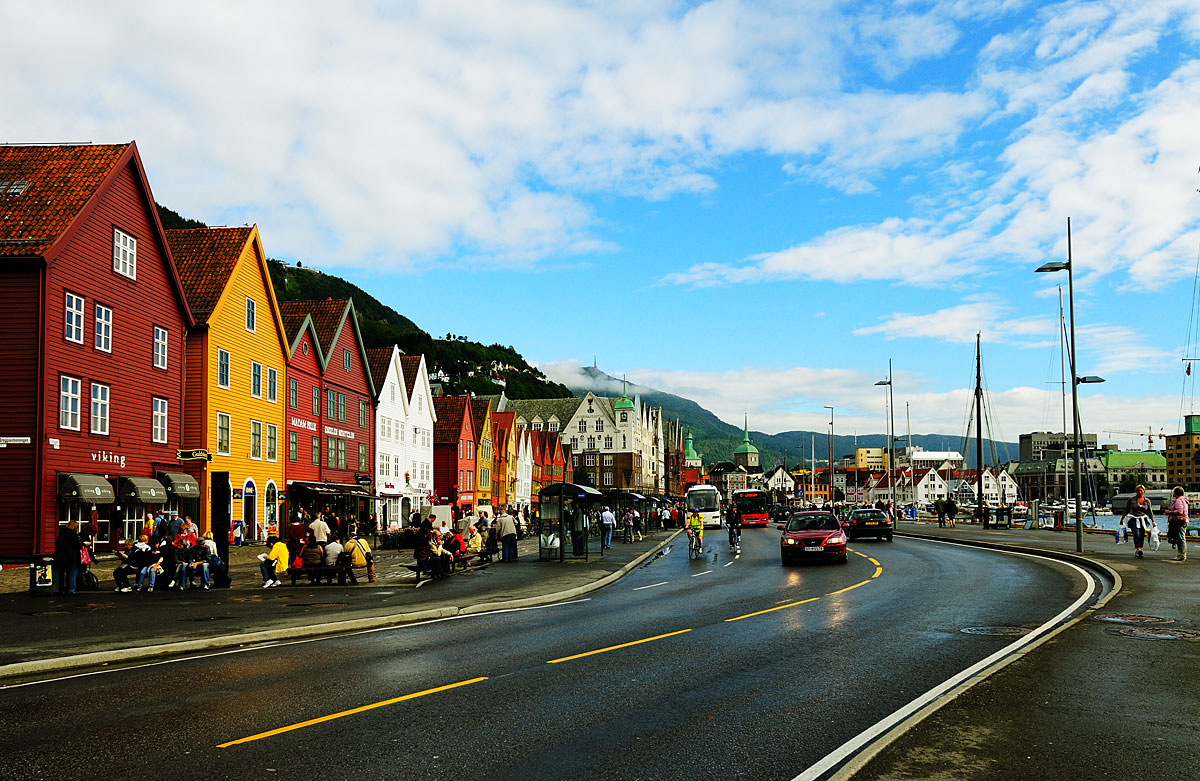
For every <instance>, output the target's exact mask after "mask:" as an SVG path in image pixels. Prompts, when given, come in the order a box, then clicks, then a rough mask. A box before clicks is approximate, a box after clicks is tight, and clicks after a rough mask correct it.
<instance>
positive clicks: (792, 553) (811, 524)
mask: <svg viewBox="0 0 1200 781" xmlns="http://www.w3.org/2000/svg"><path fill="white" fill-rule="evenodd" d="M779 528H780V529H782V530H783V534H782V535H781V536H780V538H779V558H780V560H781V561H782V562H783V564H784V565H785V566H786V565H788V564H792V563H795V562H797V561H800V560H801V559H833V560H835V561H838V562H840V563H842V564H845V563H846V535H845V533H844V532H843V531H842V526H841V524H839V523H838V519H837V516H835V515H834V514H833V513H830V512H825V511H824V510H815V511H812V512H801V513H792V515H791V516H790V517H789V518H788V520H787V523H786V524H781V525H780V526H779Z"/></svg>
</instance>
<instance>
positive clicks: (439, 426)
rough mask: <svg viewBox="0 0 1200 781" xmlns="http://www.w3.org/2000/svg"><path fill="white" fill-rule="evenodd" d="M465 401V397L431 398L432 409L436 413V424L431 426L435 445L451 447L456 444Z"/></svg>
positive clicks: (465, 407) (464, 409)
mask: <svg viewBox="0 0 1200 781" xmlns="http://www.w3.org/2000/svg"><path fill="white" fill-rule="evenodd" d="M467 401H468V399H467V397H466V396H435V397H434V398H433V409H434V412H436V413H437V422H436V423H434V424H433V442H434V444H435V445H453V444H455V443H456V442H458V437H459V433H460V432H461V431H462V425H463V414H464V413H465V412H466V409H467Z"/></svg>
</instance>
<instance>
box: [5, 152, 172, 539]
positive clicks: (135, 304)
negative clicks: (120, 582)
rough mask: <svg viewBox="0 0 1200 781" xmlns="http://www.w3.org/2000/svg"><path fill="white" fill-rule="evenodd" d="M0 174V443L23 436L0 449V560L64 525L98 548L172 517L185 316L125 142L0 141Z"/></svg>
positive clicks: (135, 160)
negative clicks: (0, 284) (158, 515)
mask: <svg viewBox="0 0 1200 781" xmlns="http://www.w3.org/2000/svg"><path fill="white" fill-rule="evenodd" d="M0 181H2V182H4V183H5V186H4V187H3V188H0V275H3V276H2V278H3V281H4V284H5V302H4V306H3V307H0V310H2V313H0V340H3V342H4V343H5V345H6V347H7V348H8V351H9V368H8V374H9V377H10V382H9V383H8V386H9V387H7V388H6V389H5V390H4V391H3V401H5V402H7V406H6V414H5V420H4V422H3V424H0V425H2V426H3V428H2V429H0V436H3V437H20V438H25V437H27V438H28V439H29V443H28V444H24V443H23V442H22V443H12V444H7V446H6V447H4V448H0V555H2V556H5V557H11V558H21V557H29V556H34V555H38V554H45V553H48V552H51V551H52V550H53V547H54V538H55V536H56V534H57V531H58V526H59V524H60V523H65V522H66V521H67V520H68V519H75V520H78V521H80V522H81V524H90V525H91V527H92V530H93V531H94V532H95V543H96V547H97V549H99V550H107V549H110V548H111V547H113V546H115V545H116V544H117V543H118V541H119V540H120V539H121V538H122V537H124V536H129V535H131V534H134V533H136V532H137V531H140V529H141V527H142V522H143V520H144V516H145V514H146V512H147V511H148V510H150V511H156V510H163V509H167V510H175V511H178V510H179V509H180V506H179V500H177V499H174V498H173V497H172V496H170V495H169V492H167V490H166V486H164V485H163V483H162V482H161V481H160V480H159V478H161V477H162V474H163V473H164V472H174V473H178V471H179V470H180V468H181V467H180V463H179V461H178V460H177V458H176V455H177V454H176V449H177V448H178V447H180V444H181V439H182V430H183V419H182V410H183V388H184V368H183V367H184V354H183V338H184V332H185V329H186V328H187V327H189V326H190V325H191V324H192V321H191V317H190V314H189V312H188V309H187V306H186V304H185V303H184V298H183V294H182V289H181V287H180V281H179V277H178V275H177V274H176V272H175V267H174V265H173V263H172V262H171V256H170V251H169V249H168V247H167V244H166V241H165V239H164V237H163V230H162V225H161V224H160V222H159V219H158V212H157V210H156V208H155V205H154V198H153V195H152V194H151V192H150V186H149V183H148V182H147V181H146V177H145V173H144V170H143V168H142V164H141V159H140V158H139V156H138V153H137V148H136V146H135V145H134V144H133V143H129V144H119V145H103V146H101V145H96V146H91V145H70V146H42V147H16V146H13V147H0ZM14 186H15V188H14ZM72 475H76V476H78V477H72ZM168 482H169V481H168Z"/></svg>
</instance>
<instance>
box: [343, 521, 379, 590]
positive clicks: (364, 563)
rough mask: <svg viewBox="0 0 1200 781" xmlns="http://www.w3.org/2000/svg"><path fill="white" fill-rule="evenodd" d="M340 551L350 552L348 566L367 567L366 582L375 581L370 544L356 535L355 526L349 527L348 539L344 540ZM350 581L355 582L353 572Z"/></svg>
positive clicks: (373, 561) (356, 529)
mask: <svg viewBox="0 0 1200 781" xmlns="http://www.w3.org/2000/svg"><path fill="white" fill-rule="evenodd" d="M342 552H343V553H349V554H350V566H352V567H366V568H367V582H368V583H374V582H375V555H374V554H373V553H371V546H370V545H368V544H367V541H366V540H364V539H362V538H360V537H359V536H358V528H357V527H355V526H351V527H350V539H349V540H347V541H346V546H345V547H344V548H343V549H342ZM350 582H351V583H356V582H357V581H356V580H355V579H354V573H353V572H352V573H350Z"/></svg>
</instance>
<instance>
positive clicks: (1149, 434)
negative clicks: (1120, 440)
mask: <svg viewBox="0 0 1200 781" xmlns="http://www.w3.org/2000/svg"><path fill="white" fill-rule="evenodd" d="M1104 433H1105V434H1132V435H1134V436H1135V437H1145V438H1146V449H1147V450H1153V449H1154V438H1155V437H1160V438H1162V439H1166V438H1167V435H1166V434H1164V433H1162V429H1161V428H1160V429H1159V430H1158V433H1157V434H1155V433H1154V427H1153V426H1146V430H1145V431H1124V430H1121V429H1111V428H1106V429H1104Z"/></svg>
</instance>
